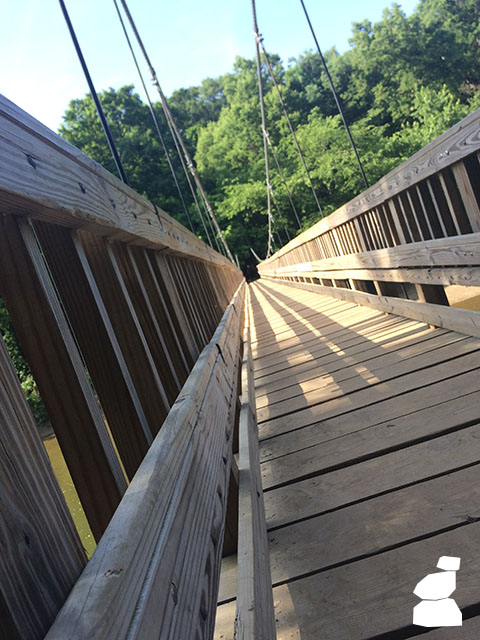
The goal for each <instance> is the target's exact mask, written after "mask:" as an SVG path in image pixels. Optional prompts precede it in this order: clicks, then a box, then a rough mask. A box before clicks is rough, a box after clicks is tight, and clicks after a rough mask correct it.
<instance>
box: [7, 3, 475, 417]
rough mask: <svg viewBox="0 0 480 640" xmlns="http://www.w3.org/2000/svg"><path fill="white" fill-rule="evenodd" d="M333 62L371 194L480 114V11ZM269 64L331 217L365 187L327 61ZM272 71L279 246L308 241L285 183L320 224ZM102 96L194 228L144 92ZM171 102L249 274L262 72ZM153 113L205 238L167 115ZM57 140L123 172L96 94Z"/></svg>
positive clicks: (151, 177) (428, 8) (424, 25)
mask: <svg viewBox="0 0 480 640" xmlns="http://www.w3.org/2000/svg"><path fill="white" fill-rule="evenodd" d="M266 44H268V43H266ZM267 48H268V47H267ZM324 55H325V58H326V61H327V64H328V66H329V70H330V73H331V76H332V78H333V82H334V84H335V86H336V88H337V91H338V93H339V95H340V98H341V101H342V103H343V106H344V109H345V112H346V116H347V119H348V121H349V123H350V125H351V130H352V133H353V136H354V138H355V141H356V144H357V147H358V150H359V154H360V156H361V159H362V162H363V165H364V167H365V171H366V174H367V177H368V180H369V182H370V183H371V184H372V183H374V182H375V181H376V180H378V179H379V178H380V177H381V176H382V175H384V174H385V173H387V172H388V171H390V170H391V169H393V168H394V167H395V166H397V165H398V164H399V163H400V162H402V161H403V160H405V159H406V158H408V157H409V156H411V155H412V154H413V153H415V152H416V151H417V150H418V149H420V148H421V147H423V146H424V145H426V144H427V143H429V142H430V141H431V140H433V139H434V138H435V137H437V136H438V135H440V134H441V133H442V132H443V131H445V130H446V129H447V128H448V127H450V126H452V125H453V124H454V123H455V122H457V121H458V120H460V119H461V118H462V117H464V116H465V115H467V114H468V113H470V112H471V111H472V110H473V109H475V108H477V107H478V106H480V66H479V65H478V60H479V58H480V4H479V3H478V1H477V0H420V2H419V4H418V6H417V8H416V10H415V11H414V12H413V13H412V14H411V15H410V16H407V15H406V14H405V13H404V12H403V11H402V9H401V7H400V5H398V4H392V5H391V6H390V7H389V8H387V9H385V10H384V13H383V16H382V19H381V20H380V21H379V22H377V23H375V24H372V23H371V22H369V21H368V20H364V21H363V22H359V23H354V24H353V27H352V36H351V39H350V48H349V49H348V50H347V51H346V52H345V53H343V54H339V53H338V51H336V50H335V49H331V50H329V51H326V52H324ZM270 58H271V63H272V67H273V70H274V73H275V77H276V80H277V82H278V84H279V85H280V90H281V92H282V95H283V99H284V101H285V103H286V105H287V109H288V112H289V115H290V119H291V121H292V123H293V125H294V128H295V130H296V135H297V137H298V140H299V143H300V146H301V148H302V150H303V152H304V155H305V161H306V164H307V166H308V169H309V172H310V175H311V177H312V181H313V183H314V185H315V190H316V192H317V194H318V197H319V200H320V203H321V206H322V212H323V215H325V214H328V213H330V212H331V211H333V210H335V209H336V208H338V207H339V206H341V205H342V204H343V203H345V202H346V201H348V200H349V199H351V198H352V197H354V196H355V195H357V194H358V193H359V192H361V191H362V190H363V188H364V186H363V182H362V179H361V176H360V173H359V170H358V167H357V166H356V164H355V161H354V157H353V154H352V151H351V149H350V146H349V142H348V138H347V135H346V133H345V131H344V129H343V126H342V123H341V119H340V116H339V115H338V113H337V110H336V106H335V102H334V99H333V97H332V94H331V92H330V88H329V85H328V82H327V78H326V76H325V73H324V71H323V67H322V64H321V60H320V58H319V56H318V54H317V53H315V52H312V51H305V52H304V53H302V54H300V55H299V56H298V58H296V59H293V60H290V61H289V63H288V64H287V65H284V64H283V63H282V61H281V60H280V59H279V57H278V56H276V55H274V54H272V55H271V56H270ZM262 73H263V83H264V94H265V108H266V119H267V128H268V132H269V135H270V139H271V142H272V145H273V147H274V148H275V150H276V154H277V156H278V160H279V164H280V166H281V170H282V174H280V173H279V171H278V170H277V168H276V166H275V163H274V162H273V161H272V158H271V182H272V186H273V192H274V196H275V197H274V203H273V212H274V221H275V242H276V245H277V247H278V246H280V245H281V244H283V243H285V242H286V241H287V240H288V238H289V237H291V236H293V235H295V234H296V233H297V232H298V227H297V225H296V223H295V217H294V215H293V213H292V210H291V207H290V203H289V198H288V192H287V188H286V186H285V183H286V185H288V190H289V191H290V193H291V195H292V198H293V201H294V204H295V207H296V209H297V211H298V213H299V215H300V218H301V222H302V226H303V227H307V226H309V225H310V224H312V223H314V222H316V221H317V220H318V219H319V217H320V215H321V214H320V212H319V211H318V208H317V207H316V205H315V200H314V197H313V194H312V192H311V189H310V186H309V183H308V180H307V176H306V174H305V171H304V168H303V166H302V163H301V161H300V158H299V156H298V153H297V151H296V148H295V144H294V142H293V140H292V138H291V136H290V133H289V129H288V125H287V122H286V120H285V117H284V116H283V113H282V109H281V105H280V102H279V100H278V97H277V95H276V93H275V90H274V86H273V83H272V81H271V79H270V77H269V76H268V73H267V69H266V67H265V65H263V67H262ZM100 99H101V102H102V104H103V107H104V110H105V112H106V116H107V119H108V121H109V123H110V125H111V127H112V131H113V135H114V138H115V140H116V142H117V145H118V148H119V152H120V156H121V159H122V162H123V164H124V166H125V170H126V173H127V175H128V177H129V181H130V183H131V185H132V186H133V187H134V188H135V189H136V190H137V191H138V192H139V193H141V194H143V195H145V197H147V198H149V199H150V200H152V201H153V202H155V203H156V204H157V205H159V206H161V207H162V208H164V209H165V210H166V211H168V212H169V213H170V214H171V215H173V216H174V217H176V218H177V219H178V220H179V221H180V222H181V223H182V224H184V225H187V219H186V216H185V214H184V211H183V209H182V206H181V202H180V199H179V197H178V192H177V190H176V187H175V185H174V181H173V179H172V176H171V174H170V171H169V168H168V164H167V161H166V159H165V157H164V155H163V151H162V148H161V145H160V143H159V141H158V139H157V135H156V132H155V130H154V126H153V124H152V121H151V117H150V114H149V110H148V107H147V106H146V105H145V104H144V103H143V102H142V100H141V98H140V97H139V96H138V95H137V94H136V93H135V91H134V87H133V85H132V86H125V87H121V88H120V89H116V90H115V89H112V88H110V89H108V90H106V91H103V92H102V93H101V94H100ZM169 103H170V108H171V110H172V112H173V114H174V116H175V118H176V120H177V123H178V125H179V127H180V129H181V131H182V134H183V136H184V138H185V141H186V144H187V146H188V148H189V151H190V153H191V154H192V156H194V158H195V162H196V164H197V167H198V171H199V174H200V176H201V179H202V181H203V183H204V187H205V188H206V191H207V193H208V195H209V198H210V200H211V202H212V204H213V207H214V210H215V211H216V215H217V217H218V220H219V223H220V226H221V228H222V229H223V230H224V233H225V236H226V239H227V241H228V243H229V246H230V248H231V250H232V253H234V254H237V255H238V257H239V260H240V262H241V263H247V262H251V261H252V255H251V253H250V248H252V249H253V250H254V251H255V253H257V254H258V255H259V256H261V257H264V256H265V252H266V247H267V191H266V184H265V167H264V158H263V138H262V129H261V117H260V108H259V99H258V87H257V76H256V63H255V61H254V60H247V59H244V58H237V59H236V61H235V64H234V67H233V69H232V71H231V72H230V73H227V74H225V75H223V76H221V77H219V78H207V79H206V80H204V81H203V82H202V83H201V84H200V85H199V86H197V87H189V88H183V89H179V90H177V91H175V92H174V93H173V94H172V95H171V96H170V98H169ZM154 108H155V110H156V112H157V114H158V118H159V121H160V126H161V127H162V131H163V132H164V136H165V138H166V141H167V145H168V147H169V152H170V155H171V158H172V162H173V164H174V167H175V170H176V173H177V175H178V179H179V182H180V185H181V187H182V190H183V193H184V195H185V199H186V200H187V202H188V206H189V208H190V213H191V214H192V217H193V220H194V224H195V227H196V230H197V232H198V234H199V235H200V236H201V229H202V227H201V224H200V220H199V217H198V215H197V214H196V213H195V207H194V206H193V204H192V196H191V194H190V192H189V190H188V185H187V183H186V181H185V178H184V176H183V175H182V169H181V165H180V162H179V159H178V157H177V155H176V152H175V149H174V145H173V141H172V140H171V138H170V137H169V134H168V129H167V126H166V122H165V120H164V118H163V114H162V110H161V106H160V104H155V105H154ZM59 133H60V134H61V135H62V136H64V137H65V138H66V139H67V140H69V141H70V142H71V143H72V144H74V145H75V146H77V147H78V148H80V149H81V150H82V151H84V152H85V153H87V154H88V155H90V156H91V157H93V158H94V159H95V160H97V161H98V162H100V163H101V164H103V165H104V166H105V167H106V168H107V169H109V170H111V171H112V172H115V167H114V165H113V162H112V160H111V157H110V153H109V151H108V147H107V144H106V142H105V140H104V136H103V132H102V129H101V126H100V123H99V121H98V117H97V115H96V112H95V107H94V104H93V101H92V99H91V96H90V95H87V96H86V97H84V98H78V99H74V100H72V101H71V102H70V104H69V106H68V108H67V110H66V112H65V115H64V118H63V124H62V126H61V127H60V130H59ZM283 178H284V179H285V183H284V180H283ZM0 328H1V331H2V333H3V334H4V335H5V337H6V340H7V342H8V344H9V347H10V350H11V352H12V353H13V354H14V358H15V359H16V363H17V365H18V366H17V370H19V371H20V373H21V376H22V384H23V385H24V387H25V389H26V390H27V394H28V396H29V398H30V402H31V404H32V406H33V407H34V409H35V412H36V415H37V418H38V419H39V420H42V419H43V417H44V414H43V413H42V411H43V409H42V407H41V405H40V404H39V400H38V394H36V391H35V388H34V385H33V380H32V379H31V374H30V373H29V371H28V368H25V367H24V366H23V362H24V361H23V357H22V354H21V351H20V350H19V349H18V348H16V347H15V344H16V342H15V338H14V335H13V332H12V328H11V326H10V324H9V320H8V317H7V315H6V314H5V311H4V307H3V306H2V305H1V302H0Z"/></svg>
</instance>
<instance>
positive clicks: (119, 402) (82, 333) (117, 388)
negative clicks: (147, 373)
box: [34, 221, 151, 478]
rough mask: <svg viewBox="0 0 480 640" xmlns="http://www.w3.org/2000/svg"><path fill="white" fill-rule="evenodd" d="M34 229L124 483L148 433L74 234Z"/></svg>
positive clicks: (137, 461)
mask: <svg viewBox="0 0 480 640" xmlns="http://www.w3.org/2000/svg"><path fill="white" fill-rule="evenodd" d="M34 228H35V231H36V234H37V237H38V238H39V240H40V243H41V247H42V251H43V253H44V256H45V258H46V260H47V263H48V267H49V269H50V272H51V274H52V276H53V279H54V281H55V286H56V288H57V291H58V292H59V294H60V297H61V300H62V303H63V305H64V307H65V310H66V312H67V315H68V320H69V322H70V324H71V326H72V329H73V332H74V334H75V338H76V340H77V342H78V343H79V346H80V349H81V351H82V355H83V357H84V359H85V363H86V366H87V369H88V372H89V374H90V376H91V377H92V381H93V384H94V386H95V390H96V392H97V393H98V396H99V398H100V402H101V404H102V408H103V410H104V412H105V416H106V418H107V422H108V425H109V429H110V431H111V433H112V435H113V438H114V440H115V444H116V447H117V449H118V452H119V454H120V457H121V460H122V463H123V466H124V468H125V471H126V473H127V476H128V477H129V478H132V477H133V476H134V474H135V471H136V470H137V469H138V467H139V465H140V463H141V461H142V460H143V457H144V455H145V453H146V452H147V448H148V444H149V443H150V442H151V434H150V431H149V427H148V423H147V420H146V417H145V414H144V412H143V409H142V407H141V404H140V400H139V398H138V395H137V392H136V390H135V387H134V384H133V381H132V378H131V375H130V372H129V370H128V368H127V365H126V362H125V359H124V357H123V354H122V352H121V349H120V346H119V344H118V340H117V337H116V335H115V332H114V330H113V327H112V323H111V321H110V318H109V316H108V313H107V310H106V309H105V305H104V304H103V301H102V298H101V295H100V292H99V290H98V287H97V283H96V282H95V278H94V277H93V273H92V271H91V269H90V266H89V264H88V261H87V258H86V256H85V253H84V251H83V247H82V245H81V243H80V241H79V239H78V237H77V236H76V235H74V236H73V237H72V232H71V230H70V229H67V228H66V227H58V226H54V225H49V224H46V223H43V222H39V221H36V222H35V224H34Z"/></svg>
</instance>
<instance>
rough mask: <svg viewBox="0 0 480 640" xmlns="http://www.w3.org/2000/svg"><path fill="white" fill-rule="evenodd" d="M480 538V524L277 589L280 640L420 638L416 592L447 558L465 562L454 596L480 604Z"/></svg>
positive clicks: (459, 601) (462, 601)
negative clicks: (415, 620) (441, 559)
mask: <svg viewBox="0 0 480 640" xmlns="http://www.w3.org/2000/svg"><path fill="white" fill-rule="evenodd" d="M479 536H480V524H478V523H477V524H471V525H466V526H463V527H459V528H457V529H454V530H453V531H450V532H447V533H441V534H438V535H435V536H433V537H430V538H428V539H426V540H422V541H419V542H414V543H412V544H408V545H406V546H404V547H400V548H398V549H394V550H392V551H387V552H385V553H381V554H379V555H377V556H374V557H370V558H366V559H364V560H360V561H358V562H353V563H351V564H348V565H345V566H343V567H339V568H336V569H331V570H328V571H324V572H321V573H318V574H316V575H313V576H311V577H308V578H305V579H302V580H296V581H294V582H290V583H288V584H286V585H283V586H281V587H277V588H276V589H274V601H275V605H276V606H275V612H276V618H277V634H278V635H277V637H278V640H287V639H289V640H291V638H296V639H300V638H301V640H318V638H322V640H339V638H355V639H356V640H368V639H369V638H372V637H375V636H376V635H380V634H389V633H391V634H392V635H393V632H394V631H396V630H400V629H402V630H404V631H409V632H410V633H411V635H413V634H415V633H418V631H419V630H420V629H419V627H414V626H413V624H412V610H413V607H414V606H415V605H416V604H418V602H419V600H418V598H417V597H416V596H415V595H413V589H414V588H415V585H416V584H417V582H418V581H419V580H420V579H421V578H423V577H424V576H426V575H427V574H428V573H432V572H434V571H435V567H436V564H437V561H438V558H439V557H440V556H442V555H452V556H453V555H455V554H457V555H461V557H462V564H461V569H460V572H459V574H458V578H457V589H456V591H455V593H454V596H453V597H454V598H455V601H456V602H457V604H458V605H459V607H460V608H462V609H463V608H464V607H467V606H469V605H476V604H478V584H479V582H480V559H479V556H478V539H479ZM319 594H321V599H319ZM312 602H317V603H318V606H313V607H312ZM452 631H453V630H452ZM457 631H458V630H457ZM460 631H461V630H460ZM455 632H456V631H455ZM385 637H388V636H387V635H385ZM407 637H410V636H407ZM422 637H423V636H422ZM424 637H425V638H428V635H426V636H424ZM450 637H451V638H454V637H455V635H451V636H450ZM457 637H463V636H462V635H460V636H459V635H458V634H457Z"/></svg>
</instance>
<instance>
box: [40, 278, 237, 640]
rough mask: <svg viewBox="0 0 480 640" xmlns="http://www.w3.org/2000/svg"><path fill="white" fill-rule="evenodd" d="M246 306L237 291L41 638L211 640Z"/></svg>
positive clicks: (47, 639)
mask: <svg viewBox="0 0 480 640" xmlns="http://www.w3.org/2000/svg"><path fill="white" fill-rule="evenodd" d="M243 298H244V285H243V284H242V285H241V286H240V288H239V290H238V291H237V293H236V294H235V296H234V298H233V301H232V303H231V304H230V305H229V306H228V308H227V310H226V312H225V314H224V316H223V319H222V321H221V323H220V325H219V326H218V328H217V330H216V332H215V334H214V336H213V338H212V340H211V341H210V343H209V344H208V345H207V346H206V347H205V349H204V350H203V352H202V354H201V355H200V357H199V359H198V360H197V363H196V364H195V367H194V368H193V370H192V372H191V374H190V376H189V378H188V380H187V382H186V384H185V386H184V387H183V389H182V392H181V393H180V395H179V397H178V399H177V401H176V402H175V404H174V405H173V407H172V409H171V411H170V413H169V415H168V417H167V419H166V421H165V424H164V425H163V427H162V429H161V431H160V432H159V434H158V435H157V437H156V439H155V441H154V443H153V445H152V446H151V447H150V449H149V451H148V453H147V455H146V457H145V459H144V461H143V463H142V464H141V466H140V468H139V469H138V471H137V474H136V475H135V478H134V479H133V481H132V483H131V485H130V487H129V488H128V490H127V492H126V493H125V495H124V497H123V499H122V502H121V503H120V506H119V507H118V509H117V511H116V513H115V515H114V517H113V518H112V521H111V522H110V524H109V526H108V528H107V530H106V531H105V534H104V535H103V537H102V539H101V541H100V543H99V545H98V548H97V550H96V551H95V553H94V555H93V556H92V558H91V559H90V561H89V563H88V565H87V567H86V568H85V570H84V572H83V574H82V575H81V577H80V578H79V580H78V581H77V583H76V585H75V587H74V589H73V591H72V593H71V594H70V596H69V598H68V600H67V601H66V603H65V605H64V607H63V609H62V610H61V612H60V614H59V615H58V617H57V620H56V621H55V623H54V625H53V626H52V628H51V629H50V631H49V633H48V634H47V636H46V640H57V639H58V640H60V639H61V640H74V639H75V640H85V638H89V639H91V640H94V639H96V638H97V639H98V640H109V639H110V638H111V639H112V640H120V639H122V638H129V639H130V640H131V639H133V638H135V639H138V640H139V639H145V640H147V639H150V638H152V637H155V638H165V639H167V638H197V637H198V638H209V637H211V634H212V632H213V625H214V622H215V613H216V593H217V590H218V580H219V571H220V559H221V550H222V536H223V522H224V518H225V509H226V495H227V483H228V477H229V471H230V462H231V451H232V440H233V438H232V436H233V425H234V414H235V406H236V395H235V390H236V378H237V375H238V371H239V355H240V330H241V323H242V313H243ZM212 496H215V500H212V499H211V497H212Z"/></svg>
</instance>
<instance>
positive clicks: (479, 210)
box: [452, 162, 480, 233]
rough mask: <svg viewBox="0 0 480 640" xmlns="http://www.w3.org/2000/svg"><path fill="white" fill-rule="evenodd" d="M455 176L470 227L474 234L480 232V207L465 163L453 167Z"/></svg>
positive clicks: (458, 163)
mask: <svg viewBox="0 0 480 640" xmlns="http://www.w3.org/2000/svg"><path fill="white" fill-rule="evenodd" d="M452 171H453V175H454V176H455V182H456V183H457V187H458V190H459V191H460V195H461V198H462V202H463V204H464V206H465V212H466V214H467V217H468V220H469V222H470V226H471V227H472V230H473V232H474V233H477V232H478V231H480V207H479V206H478V202H477V200H476V198H475V194H474V192H473V190H472V185H471V184H470V178H469V177H468V173H467V170H466V168H465V165H464V164H463V162H457V163H456V164H454V165H453V166H452Z"/></svg>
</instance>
